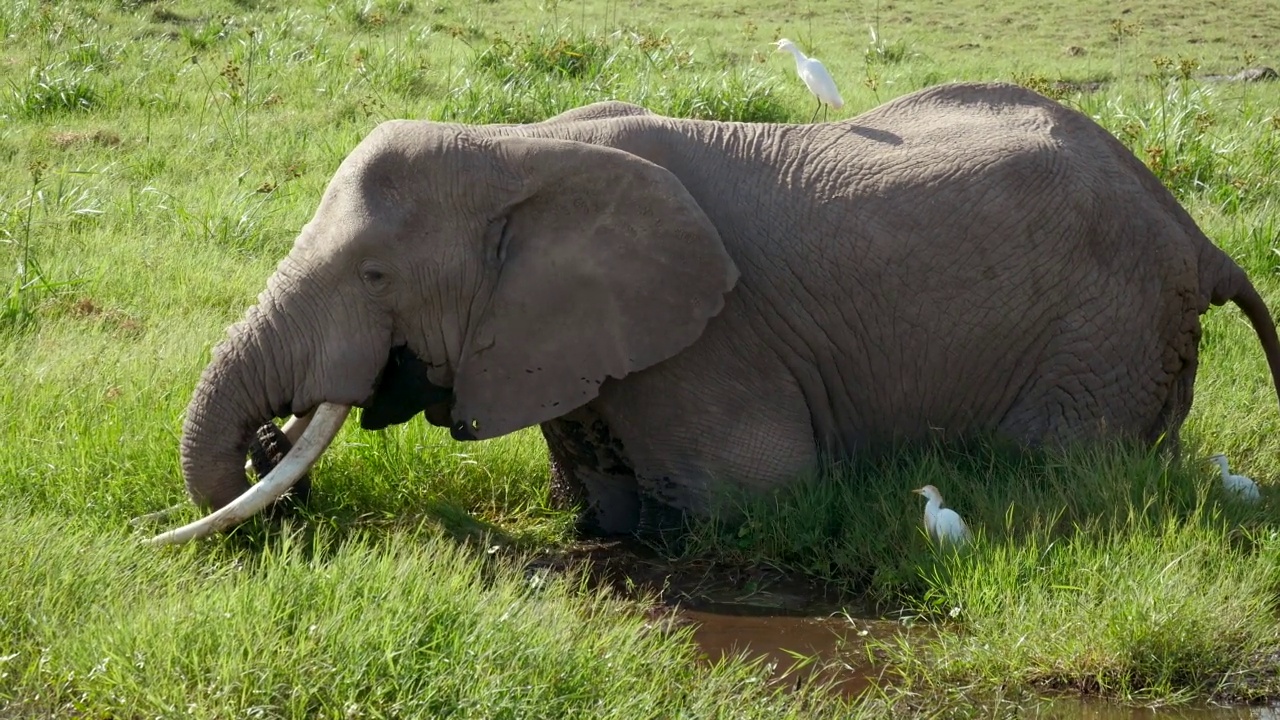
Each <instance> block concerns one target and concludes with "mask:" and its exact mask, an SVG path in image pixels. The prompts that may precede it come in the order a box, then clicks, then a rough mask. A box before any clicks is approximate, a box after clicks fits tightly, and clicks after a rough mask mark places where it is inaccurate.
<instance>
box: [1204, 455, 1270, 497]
mask: <svg viewBox="0 0 1280 720" xmlns="http://www.w3.org/2000/svg"><path fill="white" fill-rule="evenodd" d="M1209 460H1210V461H1211V462H1215V463H1217V464H1218V467H1220V468H1222V487H1223V488H1225V489H1226V490H1227V492H1230V493H1235V494H1236V495H1237V496H1239V497H1240V499H1242V500H1247V501H1249V502H1258V498H1259V493H1258V484H1257V483H1255V482H1254V481H1253V480H1251V479H1249V478H1248V477H1246V476H1244V475H1233V474H1231V473H1230V472H1228V471H1227V456H1226V455H1223V454H1222V453H1218V454H1217V455H1212V456H1210V457H1209Z"/></svg>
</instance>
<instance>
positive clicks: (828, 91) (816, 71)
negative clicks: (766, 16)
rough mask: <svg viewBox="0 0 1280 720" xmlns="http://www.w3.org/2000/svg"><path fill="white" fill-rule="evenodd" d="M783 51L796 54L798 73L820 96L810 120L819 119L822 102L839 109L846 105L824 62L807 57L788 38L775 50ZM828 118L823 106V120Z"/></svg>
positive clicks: (806, 85) (780, 41)
mask: <svg viewBox="0 0 1280 720" xmlns="http://www.w3.org/2000/svg"><path fill="white" fill-rule="evenodd" d="M783 51H786V52H789V53H791V54H792V55H794V56H795V59H796V73H798V74H799V75H800V79H801V80H803V81H804V84H805V87H807V88H809V92H811V93H813V94H814V96H815V97H817V98H818V105H817V107H815V108H814V109H813V117H812V118H810V119H809V122H813V121H814V120H817V119H818V109H819V108H822V103H826V104H828V105H830V106H831V107H833V108H835V109H837V110H839V109H840V108H842V107H844V99H843V98H841V97H840V91H839V90H837V89H836V81H835V80H832V79H831V74H830V73H828V72H827V69H826V68H825V67H823V66H822V63H820V62H818V61H817V60H816V59H814V58H811V57H805V54H804V53H802V52H800V48H798V47H796V44H795V43H793V42H791V41H790V40H788V39H786V38H782V39H781V40H779V41H778V49H777V50H775V51H774V52H783ZM826 119H827V113H826V109H825V108H823V112H822V120H823V121H824V122H825V121H826Z"/></svg>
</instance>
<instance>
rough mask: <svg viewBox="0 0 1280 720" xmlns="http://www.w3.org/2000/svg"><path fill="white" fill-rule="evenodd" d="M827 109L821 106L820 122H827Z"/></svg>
mask: <svg viewBox="0 0 1280 720" xmlns="http://www.w3.org/2000/svg"><path fill="white" fill-rule="evenodd" d="M827 109H828V108H827V106H826V105H823V106H822V122H826V121H827Z"/></svg>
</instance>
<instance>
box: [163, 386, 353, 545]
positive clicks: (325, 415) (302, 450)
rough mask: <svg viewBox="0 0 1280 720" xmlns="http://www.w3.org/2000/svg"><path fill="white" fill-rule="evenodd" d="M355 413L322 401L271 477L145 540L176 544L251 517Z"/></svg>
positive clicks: (287, 485)
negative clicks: (214, 509) (234, 497)
mask: <svg viewBox="0 0 1280 720" xmlns="http://www.w3.org/2000/svg"><path fill="white" fill-rule="evenodd" d="M350 412H351V406H350V405H337V404H334V403H321V404H320V407H318V408H316V410H315V412H314V413H313V415H314V417H313V418H312V419H314V420H315V421H316V422H315V423H314V424H313V423H311V420H306V421H300V423H301V422H305V423H306V424H308V425H311V427H308V428H307V431H306V432H304V433H302V436H301V437H299V438H298V442H297V444H296V445H294V446H293V449H291V450H290V451H289V454H288V455H285V456H284V459H283V460H281V461H280V464H279V465H277V466H276V468H275V469H274V470H272V471H271V472H269V473H267V476H266V477H265V478H263V479H262V480H260V481H259V482H257V483H255V484H254V485H252V486H250V487H249V489H248V490H245V491H244V493H242V494H241V495H240V497H238V498H236V499H235V500H232V501H231V502H229V503H227V504H226V505H225V506H223V507H222V508H220V509H219V510H218V511H217V512H213V513H210V514H208V515H206V516H204V517H202V518H200V519H199V520H196V521H195V522H192V523H188V524H186V525H183V526H182V527H180V528H176V529H174V530H170V531H168V532H166V533H163V534H160V535H157V536H155V537H153V538H151V539H149V540H144V541H143V542H145V543H146V544H148V545H176V544H178V543H184V542H187V541H188V540H195V539H197V538H202V537H205V536H207V535H212V534H213V533H215V532H218V531H220V530H225V529H226V528H229V527H231V526H233V525H237V524H239V523H242V522H244V521H245V520H248V519H249V518H251V517H253V516H254V515H256V514H257V513H258V512H259V511H261V510H262V509H263V508H265V507H266V506H268V505H270V504H271V503H272V502H274V501H275V500H276V499H277V498H279V497H280V496H281V495H284V494H285V493H286V492H287V491H288V490H289V488H291V487H293V484H294V483H296V482H298V478H300V477H302V476H303V474H305V473H306V472H307V470H309V469H311V465H312V464H313V463H315V461H316V460H317V459H319V458H320V455H322V454H323V453H324V451H325V449H326V448H328V447H329V443H331V442H333V438H334V436H336V435H337V434H338V431H339V430H341V429H342V423H343V422H344V421H345V420H346V419H347V415H348V414H349V413H350Z"/></svg>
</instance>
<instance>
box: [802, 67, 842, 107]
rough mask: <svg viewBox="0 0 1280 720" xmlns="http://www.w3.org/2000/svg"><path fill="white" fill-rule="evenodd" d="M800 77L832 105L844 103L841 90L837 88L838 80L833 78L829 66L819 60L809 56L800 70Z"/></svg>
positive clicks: (814, 92)
mask: <svg viewBox="0 0 1280 720" xmlns="http://www.w3.org/2000/svg"><path fill="white" fill-rule="evenodd" d="M800 79H801V80H804V84H805V86H807V87H808V88H809V90H810V91H812V92H813V94H814V95H817V96H818V97H819V98H821V99H822V100H824V101H826V102H827V103H829V104H831V105H843V104H844V100H843V99H842V98H841V97H840V91H839V90H838V89H837V88H836V81H835V80H834V79H832V77H831V73H829V72H827V68H826V67H825V66H824V65H823V64H822V63H820V62H818V61H817V60H814V59H813V58H809V61H808V62H806V63H805V64H804V67H803V68H802V69H801V70H800Z"/></svg>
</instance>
